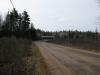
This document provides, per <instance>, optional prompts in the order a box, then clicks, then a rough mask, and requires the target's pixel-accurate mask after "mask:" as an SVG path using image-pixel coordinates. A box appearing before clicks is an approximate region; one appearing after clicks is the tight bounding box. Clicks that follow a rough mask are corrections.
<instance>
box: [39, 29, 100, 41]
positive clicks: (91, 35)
mask: <svg viewBox="0 0 100 75" xmlns="http://www.w3.org/2000/svg"><path fill="white" fill-rule="evenodd" d="M38 33H39V35H40V36H55V40H78V39H80V40H84V39H86V40H89V39H91V40H99V39H100V33H98V32H97V30H96V31H95V32H91V31H86V32H82V31H78V30H76V31H56V32H49V31H42V30H38Z"/></svg>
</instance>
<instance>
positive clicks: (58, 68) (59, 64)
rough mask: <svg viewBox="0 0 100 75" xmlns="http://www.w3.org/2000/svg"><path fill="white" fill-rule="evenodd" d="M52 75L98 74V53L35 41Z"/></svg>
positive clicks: (99, 55)
mask: <svg viewBox="0 0 100 75" xmlns="http://www.w3.org/2000/svg"><path fill="white" fill-rule="evenodd" d="M35 44H36V45H37V46H38V47H39V49H40V51H41V53H42V55H43V57H44V59H45V61H46V63H47V66H48V69H49V70H50V72H51V74H52V75H100V54H97V53H93V52H89V51H86V50H81V49H74V48H70V47H64V46H60V45H56V44H51V43H46V42H35Z"/></svg>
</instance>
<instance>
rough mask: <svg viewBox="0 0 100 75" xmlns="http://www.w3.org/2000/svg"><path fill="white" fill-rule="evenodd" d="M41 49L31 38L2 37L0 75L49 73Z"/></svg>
mask: <svg viewBox="0 0 100 75" xmlns="http://www.w3.org/2000/svg"><path fill="white" fill-rule="evenodd" d="M47 72H48V71H47V68H46V65H45V62H44V60H43V58H42V56H41V53H40V51H39V49H38V48H37V47H36V45H35V44H34V43H33V42H32V41H31V40H29V39H17V38H15V37H9V38H6V37H4V38H0V75H48V74H47Z"/></svg>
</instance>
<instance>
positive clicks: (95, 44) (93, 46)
mask: <svg viewBox="0 0 100 75" xmlns="http://www.w3.org/2000/svg"><path fill="white" fill-rule="evenodd" d="M49 42H52V43H56V44H60V45H64V46H69V47H74V48H79V49H84V50H89V51H96V52H100V40H97V41H96V40H91V39H84V40H82V39H79V40H54V41H49Z"/></svg>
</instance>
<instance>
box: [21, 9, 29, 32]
mask: <svg viewBox="0 0 100 75" xmlns="http://www.w3.org/2000/svg"><path fill="white" fill-rule="evenodd" d="M29 24H30V18H29V15H28V13H27V12H26V11H24V12H23V13H22V25H23V26H22V27H23V30H24V31H28V29H29Z"/></svg>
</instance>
